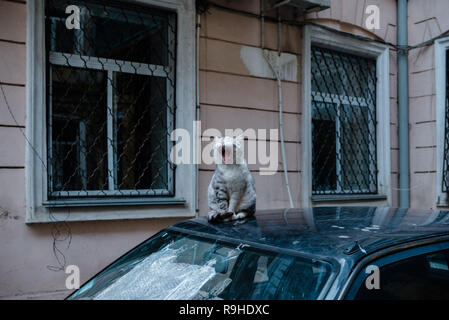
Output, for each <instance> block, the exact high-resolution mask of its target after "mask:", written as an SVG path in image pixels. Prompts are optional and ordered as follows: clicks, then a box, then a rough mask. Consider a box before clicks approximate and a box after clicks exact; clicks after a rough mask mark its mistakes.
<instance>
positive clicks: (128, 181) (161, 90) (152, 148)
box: [115, 73, 168, 189]
mask: <svg viewBox="0 0 449 320" xmlns="http://www.w3.org/2000/svg"><path fill="white" fill-rule="evenodd" d="M115 76H116V78H115V80H116V84H117V90H116V95H115V103H116V108H117V111H116V129H115V131H116V132H117V157H118V160H117V164H118V166H117V168H118V189H134V188H137V189H165V188H167V183H168V181H167V167H166V166H165V163H166V161H167V158H168V154H167V140H168V137H167V133H166V128H167V106H166V81H165V79H164V78H158V77H149V76H144V75H135V74H127V73H116V74H115Z"/></svg>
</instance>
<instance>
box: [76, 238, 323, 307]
mask: <svg viewBox="0 0 449 320" xmlns="http://www.w3.org/2000/svg"><path fill="white" fill-rule="evenodd" d="M330 274H331V266H330V264H328V263H326V262H322V261H320V260H313V259H308V258H303V257H298V256H293V255H288V254H283V253H279V252H275V251H271V250H261V249H257V248H253V247H250V246H248V245H242V244H239V245H234V244H229V243H224V242H220V241H217V240H212V239H205V238H201V237H197V236H192V235H186V234H182V233H179V232H174V231H167V232H163V233H161V234H160V235H158V236H156V237H153V238H151V239H150V240H149V241H147V242H146V243H144V244H142V245H140V246H138V247H137V248H136V249H134V250H132V251H131V252H130V253H128V254H127V255H125V256H124V257H122V258H120V259H119V260H117V262H115V263H114V264H112V265H111V266H110V267H108V268H106V269H105V270H104V271H102V272H100V273H99V274H98V275H97V276H95V277H94V278H93V279H92V280H90V281H89V282H88V283H86V284H85V285H84V286H82V287H81V288H80V289H79V290H78V292H76V293H75V294H73V295H72V296H71V297H69V298H70V299H108V300H116V299H118V300H125V299H133V300H137V299H228V300H233V299H316V298H317V297H318V295H319V294H320V292H321V290H322V288H323V287H324V285H325V283H326V282H327V280H328V278H329V276H330Z"/></svg>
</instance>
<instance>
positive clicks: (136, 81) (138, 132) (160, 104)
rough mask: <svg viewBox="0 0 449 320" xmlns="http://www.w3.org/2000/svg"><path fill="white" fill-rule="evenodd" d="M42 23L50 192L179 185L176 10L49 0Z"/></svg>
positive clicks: (106, 192)
mask: <svg viewBox="0 0 449 320" xmlns="http://www.w3.org/2000/svg"><path fill="white" fill-rule="evenodd" d="M69 5H75V6H77V7H78V8H79V9H80V28H79V29H69V28H67V26H66V19H67V17H68V16H69V14H67V13H66V12H65V11H66V7H67V6H69ZM45 30H46V52H47V72H46V74H47V76H46V79H47V138H48V141H47V148H48V150H47V155H48V191H49V196H50V197H53V198H60V197H90V196H92V197H99V196H103V197H104V196H153V195H154V196H161V195H174V167H173V165H172V164H171V163H170V162H169V151H170V147H171V141H170V138H169V134H170V132H171V131H172V130H173V129H174V119H175V109H176V108H175V61H176V58H175V56H176V54H175V47H176V46H175V39H176V37H175V35H176V14H175V13H174V12H171V11H166V10H160V9H156V8H153V7H148V6H137V5H134V4H130V3H129V2H127V3H122V2H117V1H95V0H89V1H75V0H70V1H57V0H47V1H46V3H45Z"/></svg>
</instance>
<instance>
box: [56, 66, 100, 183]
mask: <svg viewBox="0 0 449 320" xmlns="http://www.w3.org/2000/svg"><path fill="white" fill-rule="evenodd" d="M51 79H52V87H51V93H50V95H51V116H50V119H49V120H50V126H49V128H50V130H51V140H52V144H51V146H52V150H51V151H52V152H51V156H52V157H51V164H52V178H53V181H52V185H53V190H52V191H70V190H81V189H85V190H99V189H107V188H108V179H107V136H106V130H107V128H106V110H107V108H106V73H105V72H103V71H95V70H86V69H78V68H68V67H62V66H52V68H51Z"/></svg>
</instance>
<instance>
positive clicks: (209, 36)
mask: <svg viewBox="0 0 449 320" xmlns="http://www.w3.org/2000/svg"><path fill="white" fill-rule="evenodd" d="M216 2H217V3H219V4H221V5H224V6H229V7H232V8H234V9H239V10H244V11H247V12H251V13H255V14H258V13H259V0H245V1H237V0H216ZM331 3H332V6H331V8H330V9H328V10H325V11H323V12H320V13H318V14H316V13H313V14H309V15H308V16H307V17H306V19H308V20H313V21H315V22H317V23H321V24H325V25H328V26H331V27H333V28H337V29H340V30H342V31H346V32H351V33H354V34H360V35H364V36H368V37H371V38H373V39H381V40H385V41H388V42H392V43H395V42H396V1H395V0H378V1H371V0H369V1H356V0H344V1H342V0H332V1H331ZM430 3H431V4H432V5H431V4H430ZM368 4H377V5H379V6H380V12H381V28H380V30H377V31H375V32H374V33H372V32H371V31H368V30H365V29H364V17H365V15H364V6H365V5H368ZM448 9H449V3H448V2H447V1H445V0H433V1H420V0H410V1H409V39H410V40H409V41H410V44H415V43H418V42H421V41H423V40H425V39H429V38H431V37H434V36H436V35H438V34H439V33H442V32H444V31H446V30H447V29H448V27H449V21H448V20H447V19H445V18H444V17H445V15H447V12H449V10H448ZM26 14H27V13H26V4H25V3H24V1H17V2H14V1H5V0H0V82H1V83H2V84H3V87H4V89H5V92H6V95H7V98H8V101H9V104H10V105H11V107H12V112H13V113H14V115H15V117H16V119H17V121H18V122H19V126H17V125H16V124H15V122H14V121H13V120H12V119H11V116H10V114H9V112H8V111H7V108H6V105H5V103H4V100H3V98H2V96H1V95H0V182H1V183H0V207H1V210H2V211H1V212H0V215H1V216H0V298H60V297H63V296H64V295H66V294H67V290H65V276H66V275H65V274H64V273H63V272H62V271H61V272H54V271H50V270H48V269H47V266H48V265H55V264H56V260H55V257H54V253H53V238H52V236H51V233H52V225H51V224H41V225H26V224H25V223H24V220H25V177H24V166H25V160H24V150H25V143H26V142H25V139H24V137H23V135H22V131H23V130H24V129H25V123H26V114H25V109H26V108H25V99H26V96H25V83H26V73H25V69H26ZM276 28H277V26H276V25H275V24H273V23H268V22H267V23H266V30H265V32H266V37H265V46H266V47H267V48H270V49H274V50H275V49H276V48H277V30H276ZM200 36H201V37H200V103H201V109H200V118H201V120H202V130H205V129H207V128H218V129H220V130H222V131H223V130H224V129H225V128H242V129H246V128H266V129H269V128H277V126H278V121H279V120H278V113H277V110H278V106H277V101H278V97H277V94H278V93H277V85H276V82H275V81H274V80H273V79H267V78H260V77H255V76H252V75H251V74H250V72H249V70H248V69H247V67H246V66H245V64H244V63H243V61H242V59H241V55H240V52H241V47H242V46H249V47H260V44H261V43H260V21H259V20H258V19H256V18H253V17H248V16H245V15H243V14H239V13H232V12H227V11H223V10H219V9H216V8H210V9H209V11H208V13H205V14H202V16H201V34H200ZM301 41H302V29H301V28H300V27H296V26H285V25H284V27H283V43H282V50H283V51H284V52H288V53H291V54H294V55H296V56H297V60H298V62H299V64H298V81H284V82H283V99H284V105H285V106H284V110H285V114H284V121H285V138H286V153H287V163H288V166H287V169H288V175H289V180H290V185H291V188H292V193H293V198H294V203H295V205H296V206H299V205H300V201H301V197H300V194H301V190H300V186H301V170H302V168H301V127H300V120H301V101H302V97H301V82H300V79H301V50H302V49H301V46H302V43H301ZM390 52H391V53H390V103H391V104H390V118H391V119H390V120H391V124H390V130H391V132H390V134H391V150H390V152H391V186H392V190H391V192H392V198H393V203H392V205H397V204H398V192H397V181H398V164H397V162H398V147H399V146H398V137H397V101H396V69H397V68H396V54H395V51H394V50H391V51H390ZM409 62H410V123H411V129H410V143H411V153H410V156H411V185H412V190H411V199H412V203H411V204H412V206H413V207H434V206H435V203H434V202H435V201H434V199H435V196H434V192H435V190H434V189H435V187H434V186H435V181H434V179H435V166H434V162H435V143H436V142H435V106H434V95H435V90H434V72H433V68H434V66H433V47H428V48H425V49H419V50H413V51H411V52H410V58H409ZM279 159H280V158H279ZM251 170H252V172H253V175H254V177H255V180H256V187H257V193H258V204H257V206H258V208H277V207H285V206H287V205H288V196H287V193H286V191H285V182H284V179H283V173H282V163H281V164H280V166H279V169H278V172H276V173H275V174H274V175H272V176H261V175H259V173H258V166H257V165H255V166H251ZM212 173H213V167H210V166H206V165H201V166H200V169H199V181H198V183H199V204H200V215H205V214H206V213H207V200H206V199H207V198H206V190H207V185H208V183H209V180H210V178H211V176H212ZM176 221H179V219H144V220H128V221H124V220H123V221H109V222H78V223H70V224H69V226H70V229H71V233H72V235H73V238H72V241H71V244H70V248H69V249H67V245H68V241H62V242H60V243H58V248H59V249H60V250H62V252H63V253H64V254H65V256H66V261H67V264H76V265H78V266H79V267H80V270H81V281H82V282H83V281H85V280H87V279H88V278H89V277H91V276H92V275H93V274H95V273H96V272H98V271H99V270H100V269H101V268H102V267H104V266H106V265H107V264H108V263H109V262H111V261H112V260H113V259H114V258H116V257H117V256H118V255H120V254H122V253H124V252H125V251H127V250H128V249H129V248H131V247H132V246H134V245H136V244H137V243H139V242H140V241H142V240H144V239H145V238H147V237H148V236H150V235H151V234H153V233H155V232H156V231H158V230H159V229H161V228H163V227H164V226H167V225H169V224H172V223H174V222H176Z"/></svg>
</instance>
